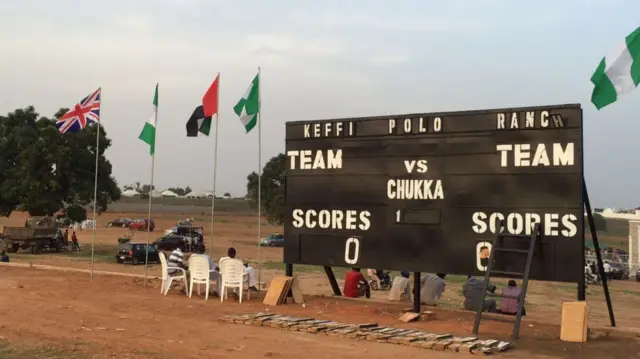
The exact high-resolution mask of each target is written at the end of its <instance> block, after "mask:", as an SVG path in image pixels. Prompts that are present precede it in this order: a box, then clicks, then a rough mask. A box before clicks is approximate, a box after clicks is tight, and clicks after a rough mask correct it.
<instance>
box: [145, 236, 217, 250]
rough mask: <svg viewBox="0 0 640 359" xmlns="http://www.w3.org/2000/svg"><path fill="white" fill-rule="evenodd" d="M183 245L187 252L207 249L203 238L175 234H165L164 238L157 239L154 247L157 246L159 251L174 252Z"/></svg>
mask: <svg viewBox="0 0 640 359" xmlns="http://www.w3.org/2000/svg"><path fill="white" fill-rule="evenodd" d="M181 243H182V244H183V245H184V250H185V252H196V250H197V249H198V248H200V247H202V249H203V250H204V249H205V245H204V242H203V241H202V239H201V238H199V237H197V236H196V237H186V236H181V235H179V234H174V233H170V234H165V235H164V236H162V237H160V238H158V239H156V240H155V241H154V242H153V245H154V246H156V248H158V250H162V251H172V250H174V249H176V248H178V245H179V244H181Z"/></svg>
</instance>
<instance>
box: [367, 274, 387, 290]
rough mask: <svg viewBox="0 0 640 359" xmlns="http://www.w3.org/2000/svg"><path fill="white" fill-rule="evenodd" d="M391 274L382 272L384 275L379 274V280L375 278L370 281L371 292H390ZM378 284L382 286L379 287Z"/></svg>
mask: <svg viewBox="0 0 640 359" xmlns="http://www.w3.org/2000/svg"><path fill="white" fill-rule="evenodd" d="M389 273H390V272H384V271H383V272H382V274H378V280H376V279H375V278H371V279H369V287H371V290H389V289H391V276H390V275H389ZM378 282H379V283H380V285H378Z"/></svg>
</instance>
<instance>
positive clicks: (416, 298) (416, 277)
mask: <svg viewBox="0 0 640 359" xmlns="http://www.w3.org/2000/svg"><path fill="white" fill-rule="evenodd" d="M413 312H414V313H420V272H413Z"/></svg>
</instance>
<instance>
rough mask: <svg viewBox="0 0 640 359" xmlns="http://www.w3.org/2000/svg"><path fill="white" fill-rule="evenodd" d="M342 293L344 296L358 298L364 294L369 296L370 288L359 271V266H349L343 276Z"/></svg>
mask: <svg viewBox="0 0 640 359" xmlns="http://www.w3.org/2000/svg"><path fill="white" fill-rule="evenodd" d="M342 294H343V295H344V296H345V297H346V298H358V297H362V296H366V297H367V298H371V288H370V287H369V283H367V280H366V279H365V278H364V276H363V275H362V273H360V268H351V270H350V271H349V272H347V274H346V275H345V277H344V288H343V289H342Z"/></svg>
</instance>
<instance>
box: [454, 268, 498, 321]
mask: <svg viewBox="0 0 640 359" xmlns="http://www.w3.org/2000/svg"><path fill="white" fill-rule="evenodd" d="M483 290H484V280H482V279H478V278H475V277H472V276H468V277H467V282H466V283H464V285H463V286H462V295H464V302H462V306H463V308H464V309H466V310H474V311H475V310H477V309H478V305H482V311H483V312H490V313H496V312H497V309H496V300H495V299H493V298H485V300H484V301H483V302H481V301H482V296H483V294H484V293H482V291H483ZM487 291H488V292H490V293H495V291H496V286H495V285H493V284H491V283H489V285H488V286H487Z"/></svg>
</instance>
